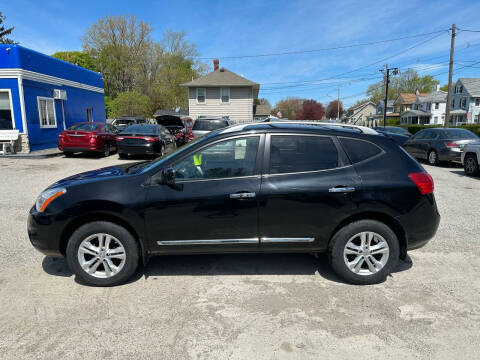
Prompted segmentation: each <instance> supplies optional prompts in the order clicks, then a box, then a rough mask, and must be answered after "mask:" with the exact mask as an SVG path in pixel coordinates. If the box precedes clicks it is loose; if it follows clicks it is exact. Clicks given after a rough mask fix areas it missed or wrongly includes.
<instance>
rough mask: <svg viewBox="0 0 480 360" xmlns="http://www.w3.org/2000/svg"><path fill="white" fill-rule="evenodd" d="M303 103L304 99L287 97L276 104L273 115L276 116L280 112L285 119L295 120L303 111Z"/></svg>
mask: <svg viewBox="0 0 480 360" xmlns="http://www.w3.org/2000/svg"><path fill="white" fill-rule="evenodd" d="M302 103H303V99H300V98H297V97H287V98H286V99H283V100H279V101H278V102H277V103H276V104H275V108H274V110H273V113H274V114H275V115H276V114H277V113H278V112H279V111H280V112H281V113H282V117H283V118H285V119H295V118H296V116H297V113H299V112H300V111H301V110H302Z"/></svg>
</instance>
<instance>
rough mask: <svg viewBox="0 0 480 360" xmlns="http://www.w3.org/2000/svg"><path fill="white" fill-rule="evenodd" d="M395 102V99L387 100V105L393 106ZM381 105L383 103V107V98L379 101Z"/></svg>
mask: <svg viewBox="0 0 480 360" xmlns="http://www.w3.org/2000/svg"><path fill="white" fill-rule="evenodd" d="M394 102H395V100H387V107H393V103H394ZM378 104H379V105H381V106H382V107H383V100H380V101H379V102H378Z"/></svg>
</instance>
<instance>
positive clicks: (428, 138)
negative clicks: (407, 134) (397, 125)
mask: <svg viewBox="0 0 480 360" xmlns="http://www.w3.org/2000/svg"><path fill="white" fill-rule="evenodd" d="M435 138H436V134H435V132H434V131H432V130H425V131H424V134H423V136H422V138H421V139H418V141H417V144H416V145H417V146H416V148H417V153H418V157H420V158H422V159H426V158H427V156H428V151H429V150H430V149H431V148H432V143H433V141H434V140H435Z"/></svg>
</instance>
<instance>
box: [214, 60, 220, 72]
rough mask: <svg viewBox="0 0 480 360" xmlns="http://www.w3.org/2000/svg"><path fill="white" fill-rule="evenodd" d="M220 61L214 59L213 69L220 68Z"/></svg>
mask: <svg viewBox="0 0 480 360" xmlns="http://www.w3.org/2000/svg"><path fill="white" fill-rule="evenodd" d="M219 63H220V62H219V61H218V59H215V60H213V71H217V70H218V64H219Z"/></svg>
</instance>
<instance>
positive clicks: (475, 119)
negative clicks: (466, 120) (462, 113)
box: [473, 115, 480, 124]
mask: <svg viewBox="0 0 480 360" xmlns="http://www.w3.org/2000/svg"><path fill="white" fill-rule="evenodd" d="M479 116H480V115H475V117H474V118H473V122H474V123H475V124H478V119H479Z"/></svg>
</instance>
